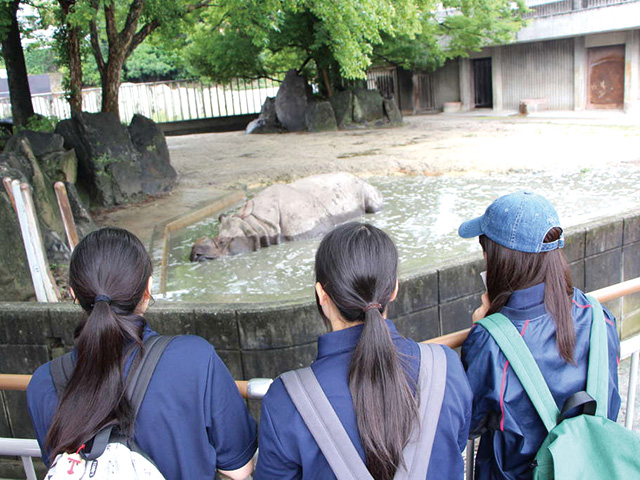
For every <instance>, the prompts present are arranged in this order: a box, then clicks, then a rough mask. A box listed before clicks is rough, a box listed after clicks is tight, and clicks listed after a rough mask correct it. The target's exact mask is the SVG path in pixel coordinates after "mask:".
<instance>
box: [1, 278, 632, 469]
mask: <svg viewBox="0 0 640 480" xmlns="http://www.w3.org/2000/svg"><path fill="white" fill-rule="evenodd" d="M637 292H640V277H638V278H635V279H633V280H628V281H626V282H622V283H618V284H615V285H611V286H609V287H605V288H602V289H600V290H595V291H593V292H591V295H593V296H594V297H595V298H596V299H598V301H600V302H606V301H609V300H613V299H616V298H620V297H623V296H625V295H629V294H631V293H637ZM468 333H469V330H461V331H459V332H455V333H453V334H449V335H443V336H441V337H436V338H432V339H430V340H425V341H424V342H423V343H438V344H441V345H447V346H449V347H451V348H457V347H460V346H461V345H462V343H463V342H464V340H465V339H466V338H467V335H468ZM628 357H631V368H630V372H629V388H628V391H627V409H626V415H625V423H624V424H625V427H627V428H629V429H631V428H633V417H634V413H635V409H634V404H635V398H636V390H637V385H638V366H639V364H640V361H639V360H640V334H638V335H636V336H634V337H631V338H628V339H626V340H623V341H622V342H620V359H621V360H623V359H625V358H628ZM29 380H31V375H10V374H0V390H18V391H25V390H26V389H27V385H28V384H29ZM272 381H273V380H272V379H270V378H252V379H251V380H248V381H243V380H237V381H236V386H237V387H238V390H239V391H240V394H241V395H242V396H243V397H244V398H248V399H262V397H264V395H265V394H266V393H267V390H269V386H270V385H271V382H272ZM474 452H475V441H474V440H469V441H468V442H467V448H466V462H465V463H466V469H465V470H466V473H465V478H466V480H473V478H474V473H473V462H474ZM40 455H41V453H40V448H39V446H38V442H37V441H36V440H35V439H24V438H0V456H12V457H20V458H21V460H22V465H23V468H24V471H25V474H26V478H27V480H35V479H36V473H35V469H34V467H33V462H32V460H31V459H32V457H38V458H39V457H40Z"/></svg>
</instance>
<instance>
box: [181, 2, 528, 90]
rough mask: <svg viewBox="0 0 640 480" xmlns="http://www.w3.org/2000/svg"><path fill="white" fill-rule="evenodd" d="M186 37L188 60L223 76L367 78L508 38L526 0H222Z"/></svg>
mask: <svg viewBox="0 0 640 480" xmlns="http://www.w3.org/2000/svg"><path fill="white" fill-rule="evenodd" d="M216 5H217V6H216V7H215V8H212V9H211V10H210V12H209V13H208V14H207V16H206V17H205V18H204V21H203V22H202V23H201V24H199V25H198V26H197V28H196V30H195V31H194V32H193V33H192V35H190V36H189V45H188V47H187V49H186V53H187V59H188V60H189V63H190V64H191V65H192V67H193V68H194V70H196V71H197V72H198V73H199V74H200V75H203V76H208V77H210V78H212V79H214V80H218V81H225V80H228V79H230V78H233V77H238V76H240V77H247V78H255V77H260V76H270V75H274V74H276V73H280V72H282V71H285V70H288V69H290V68H300V66H301V65H303V63H304V62H305V60H306V59H308V58H310V59H312V60H313V62H311V63H307V64H306V69H307V72H306V73H310V74H312V75H317V76H318V77H319V79H320V80H321V81H323V82H325V83H326V80H327V78H329V80H330V83H333V84H339V83H343V82H344V80H357V79H363V78H366V70H367V68H368V67H369V66H370V65H371V64H372V63H374V62H376V63H381V62H385V63H392V64H395V65H401V66H404V67H406V68H408V69H435V68H437V67H439V66H441V65H442V64H443V63H444V62H445V61H446V60H447V59H448V58H452V57H456V56H461V55H462V56H464V55H468V53H469V52H470V51H474V50H478V49H480V48H482V47H484V46H486V45H489V44H494V43H503V42H508V41H510V40H511V39H512V38H513V35H514V33H515V32H516V31H517V30H518V29H519V28H520V27H521V26H522V24H523V21H522V19H521V14H522V13H523V12H524V11H525V10H526V8H525V6H524V0H515V1H511V0H445V1H444V2H438V1H435V0H362V1H358V2H354V1H353V0H333V1H321V0H265V1H260V0H219V1H218V2H217V4H216Z"/></svg>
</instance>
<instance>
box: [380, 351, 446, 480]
mask: <svg viewBox="0 0 640 480" xmlns="http://www.w3.org/2000/svg"><path fill="white" fill-rule="evenodd" d="M418 345H419V347H420V372H419V373H418V389H419V390H418V391H419V393H418V398H419V402H420V403H419V412H420V413H419V418H420V427H419V428H414V430H413V433H412V434H411V437H410V438H409V443H407V446H406V447H405V448H404V451H403V456H404V461H405V465H404V466H403V467H401V468H400V469H398V471H397V472H396V474H395V476H394V477H393V478H394V480H410V479H420V480H424V479H425V478H426V477H427V471H428V470H429V462H430V460H431V451H432V449H433V441H434V439H435V436H436V430H437V428H438V421H439V420H440V410H441V409H442V401H443V399H444V391H445V386H446V383H447V357H446V354H445V352H444V349H443V347H442V346H441V345H435V344H426V343H419V344H418ZM407 469H408V470H407Z"/></svg>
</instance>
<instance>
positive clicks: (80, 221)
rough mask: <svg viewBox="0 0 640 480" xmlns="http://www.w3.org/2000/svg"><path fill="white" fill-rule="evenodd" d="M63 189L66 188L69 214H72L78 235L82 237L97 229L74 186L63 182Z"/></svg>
mask: <svg viewBox="0 0 640 480" xmlns="http://www.w3.org/2000/svg"><path fill="white" fill-rule="evenodd" d="M65 187H66V188H67V197H69V206H70V207H71V213H72V214H73V219H74V221H75V223H76V228H77V229H78V235H79V236H80V237H84V236H85V235H86V234H87V233H89V232H91V231H93V230H95V229H96V228H97V227H96V224H95V223H93V218H91V214H90V213H89V210H87V207H86V206H85V205H84V203H83V201H82V199H81V198H80V195H79V194H78V189H77V188H76V186H75V184H73V183H69V182H65Z"/></svg>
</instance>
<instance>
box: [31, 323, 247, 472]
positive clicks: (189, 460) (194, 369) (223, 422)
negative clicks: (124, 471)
mask: <svg viewBox="0 0 640 480" xmlns="http://www.w3.org/2000/svg"><path fill="white" fill-rule="evenodd" d="M150 335H156V333H155V332H154V331H152V330H151V329H150V328H149V327H148V326H146V327H145V330H144V339H146V338H147V337H149V336H150ZM27 402H28V405H29V412H30V414H31V419H32V421H33V425H34V428H35V431H36V436H37V438H38V443H39V444H40V449H41V450H42V452H43V457H44V460H45V463H46V464H47V465H49V463H50V460H52V459H48V458H47V456H48V452H47V451H46V450H45V448H44V443H45V439H46V435H47V431H48V430H49V427H50V425H51V421H52V419H53V415H54V413H55V410H56V407H57V404H58V396H57V394H56V390H55V386H54V384H53V380H52V378H51V369H50V363H46V364H44V365H42V366H41V367H40V368H38V369H37V370H36V372H35V373H34V374H33V378H32V379H31V382H30V383H29V387H28V389H27ZM134 437H135V441H136V443H137V444H138V446H139V447H140V448H141V449H142V450H143V451H144V452H145V453H146V454H147V455H148V456H149V457H150V458H151V459H152V460H153V461H154V463H155V464H156V465H157V467H158V468H159V470H160V472H162V474H163V475H164V476H165V478H167V479H169V480H174V479H176V480H177V479H185V480H186V479H188V480H192V479H205V478H206V479H212V478H214V477H215V471H216V469H221V470H235V469H238V468H240V467H243V466H244V465H245V464H246V463H247V462H248V461H249V460H251V458H252V457H253V455H254V453H255V451H256V448H257V444H256V426H255V422H254V420H253V418H251V416H250V415H249V413H248V411H247V408H246V406H245V403H244V401H243V399H242V397H241V396H240V394H239V392H238V389H237V387H236V384H235V382H234V380H233V378H231V374H230V373H229V370H228V369H227V367H226V366H225V364H224V363H223V362H222V360H221V359H220V357H219V356H218V355H217V353H216V352H215V350H214V348H213V346H212V345H211V344H210V343H209V342H207V341H206V340H205V339H203V338H201V337H196V336H191V335H184V336H179V337H176V338H174V339H173V341H172V342H171V343H170V344H169V345H168V346H167V348H166V350H165V351H164V353H163V354H162V357H161V358H160V361H159V362H158V365H157V367H156V370H155V372H154V374H153V377H152V379H151V382H150V383H149V388H148V390H147V393H146V395H145V397H144V400H143V402H142V406H141V407H140V412H139V413H138V418H137V421H136V425H135V435H134Z"/></svg>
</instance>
